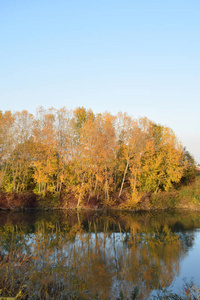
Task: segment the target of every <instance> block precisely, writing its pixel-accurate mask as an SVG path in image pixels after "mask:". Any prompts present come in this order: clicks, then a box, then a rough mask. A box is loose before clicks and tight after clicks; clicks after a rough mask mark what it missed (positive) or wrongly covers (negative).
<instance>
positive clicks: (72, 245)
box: [0, 212, 198, 299]
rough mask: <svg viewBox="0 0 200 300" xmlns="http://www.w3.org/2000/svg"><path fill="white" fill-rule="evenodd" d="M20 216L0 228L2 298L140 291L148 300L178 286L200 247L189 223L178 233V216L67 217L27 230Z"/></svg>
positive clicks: (32, 224)
mask: <svg viewBox="0 0 200 300" xmlns="http://www.w3.org/2000/svg"><path fill="white" fill-rule="evenodd" d="M14 216H15V218H14V219H13V218H11V215H8V216H7V218H5V215H4V222H3V225H2V226H1V227H0V293H1V294H0V296H10V297H11V296H16V295H17V294H18V295H21V296H20V297H21V298H22V299H23V298H24V299H25V298H26V297H27V296H28V297H29V298H30V299H71V298H72V297H73V299H116V298H117V297H119V294H120V292H121V293H122V294H123V295H124V297H125V299H126V298H127V297H130V295H131V292H132V291H133V290H134V288H136V287H137V288H138V289H139V299H148V297H149V296H150V294H151V292H152V291H153V290H157V289H159V288H166V287H168V286H169V285H170V284H171V283H172V282H173V278H174V277H175V276H177V275H178V273H179V261H180V258H182V257H184V255H185V253H186V251H187V249H188V247H191V246H192V242H193V234H192V232H191V233H188V232H187V233H185V232H184V230H183V229H184V228H187V226H188V220H187V219H186V220H185V222H186V223H183V224H182V225H181V230H182V231H181V234H180V232H178V234H177V233H176V232H175V231H174V225H175V223H176V226H177V219H176V218H175V216H174V215H172V216H170V215H163V216H162V218H160V217H159V215H158V216H157V218H156V216H155V215H140V214H137V215H131V214H121V213H115V214H113V213H110V214H101V215H96V216H94V215H93V214H91V213H90V212H88V213H86V215H85V216H84V214H79V213H72V212H68V213H66V214H63V213H57V214H56V213H54V215H51V214H46V215H45V214H44V216H43V217H42V216H41V214H38V216H37V217H35V219H34V222H30V223H29V221H27V222H28V223H27V224H25V223H24V221H20V218H16V216H17V215H16V214H15V215H14ZM21 216H22V217H23V215H21ZM0 217H1V215H0ZM159 218H160V219H159ZM23 220H24V219H23ZM166 220H167V221H166ZM197 223H198V222H197ZM20 224H21V225H20ZM193 224H194V223H193ZM184 226H185V227H184ZM183 227H184V228H183ZM188 241H190V242H188Z"/></svg>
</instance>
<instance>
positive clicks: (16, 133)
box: [0, 107, 195, 206]
mask: <svg viewBox="0 0 200 300" xmlns="http://www.w3.org/2000/svg"><path fill="white" fill-rule="evenodd" d="M194 166H195V163H194V160H193V158H192V157H191V156H190V154H189V153H188V152H187V151H185V150H184V149H183V147H182V145H181V143H180V141H179V140H178V139H177V137H176V136H175V134H174V132H173V131H172V130H171V129H170V128H169V127H166V126H161V125H160V124H156V123H155V122H152V121H151V120H149V119H148V118H146V117H142V118H138V119H135V118H133V117H132V116H130V115H128V114H127V113H121V112H119V113H118V114H117V115H112V114H110V113H109V112H104V113H99V114H94V113H93V112H92V110H87V109H85V108H84V107H78V108H76V109H74V110H68V109H66V108H65V107H63V108H61V109H54V108H50V109H44V108H43V107H39V108H38V109H37V111H36V113H35V115H33V114H30V113H29V112H28V111H26V110H23V111H21V112H15V113H12V112H10V111H6V112H4V113H3V112H1V113H0V189H1V191H5V192H15V193H19V192H23V191H28V190H31V191H33V192H34V193H35V194H38V195H40V196H41V197H45V196H46V195H48V194H51V195H54V196H55V197H56V199H59V198H60V196H61V195H62V194H73V195H74V196H75V198H76V200H77V206H80V205H81V203H82V201H83V200H84V201H85V200H87V202H89V201H90V199H91V198H94V197H95V198H96V199H97V200H98V201H103V203H104V204H106V205H112V201H113V197H115V198H116V197H118V198H120V197H122V196H123V195H126V197H127V199H128V201H129V203H132V204H134V203H137V202H138V201H139V199H140V198H141V195H144V194H145V193H150V192H151V193H157V192H159V191H162V190H165V191H168V190H169V189H170V188H171V187H173V186H174V184H178V183H180V182H181V181H183V179H185V178H186V177H188V178H189V177H192V176H193V175H194ZM114 195H115V196H114Z"/></svg>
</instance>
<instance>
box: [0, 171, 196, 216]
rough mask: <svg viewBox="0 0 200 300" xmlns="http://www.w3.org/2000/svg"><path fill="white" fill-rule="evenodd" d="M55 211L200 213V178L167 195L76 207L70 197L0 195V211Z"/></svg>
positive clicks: (122, 198) (115, 199)
mask: <svg viewBox="0 0 200 300" xmlns="http://www.w3.org/2000/svg"><path fill="white" fill-rule="evenodd" d="M30 209H31V210H38V209H39V210H56V209H94V210H99V209H118V210H131V211H140V210H141V211H149V210H157V209H159V210H166V209H191V210H200V175H199V174H198V175H197V176H196V178H195V180H194V182H192V183H190V184H188V185H182V186H179V187H178V188H173V189H171V190H170V191H168V192H164V191H162V192H159V193H157V194H155V193H146V194H145V193H143V194H141V195H138V198H137V199H136V200H135V199H131V198H130V197H129V194H128V191H124V192H123V193H122V194H121V196H120V197H119V193H117V192H116V193H113V194H112V196H111V197H110V199H109V200H104V199H101V198H97V197H90V198H88V197H85V199H83V200H82V201H81V203H80V205H79V206H78V200H77V199H76V197H75V196H74V195H73V194H72V193H71V194H70V193H68V194H61V196H60V197H59V198H57V197H55V196H53V195H52V194H47V195H46V196H44V197H41V196H40V195H37V194H35V193H34V192H33V191H26V192H23V193H6V192H1V193H0V210H30Z"/></svg>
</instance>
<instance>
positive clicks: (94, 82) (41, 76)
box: [0, 0, 200, 162]
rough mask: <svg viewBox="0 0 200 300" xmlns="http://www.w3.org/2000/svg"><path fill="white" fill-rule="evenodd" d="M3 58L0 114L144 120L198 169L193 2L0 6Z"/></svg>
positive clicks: (198, 42)
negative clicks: (54, 112)
mask: <svg viewBox="0 0 200 300" xmlns="http://www.w3.org/2000/svg"><path fill="white" fill-rule="evenodd" d="M0 58H1V59H0V104H1V105H0V110H2V111H5V110H12V111H13V112H14V111H20V110H23V109H27V110H28V111H30V112H32V113H34V112H35V109H36V108H37V107H38V106H39V105H42V106H44V107H45V108H48V107H55V108H60V107H63V106H66V107H67V108H69V109H70V108H75V107H77V106H84V107H86V108H92V110H93V111H94V112H103V111H105V110H107V111H110V112H111V113H113V114H115V113H117V112H118V111H124V112H125V111H126V112H128V113H129V114H131V115H133V116H135V117H138V116H146V117H148V118H149V119H151V120H153V121H155V122H156V123H161V124H162V125H166V126H169V127H171V128H172V129H173V130H174V131H175V133H176V135H177V136H178V138H179V139H180V140H181V141H182V144H183V145H184V146H186V147H187V149H188V150H189V151H190V152H191V153H192V154H193V155H194V157H195V159H196V160H197V161H198V162H200V1H199V0H187V1H186V0H166V1H162V0H129V1H127V0H123V1H122V0H120V1H119V0H90V1H88V0H78V1H76V0H62V1H61V0H56V1H55V0H32V1H31V0H29V1H22V0H6V1H5V0H0Z"/></svg>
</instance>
